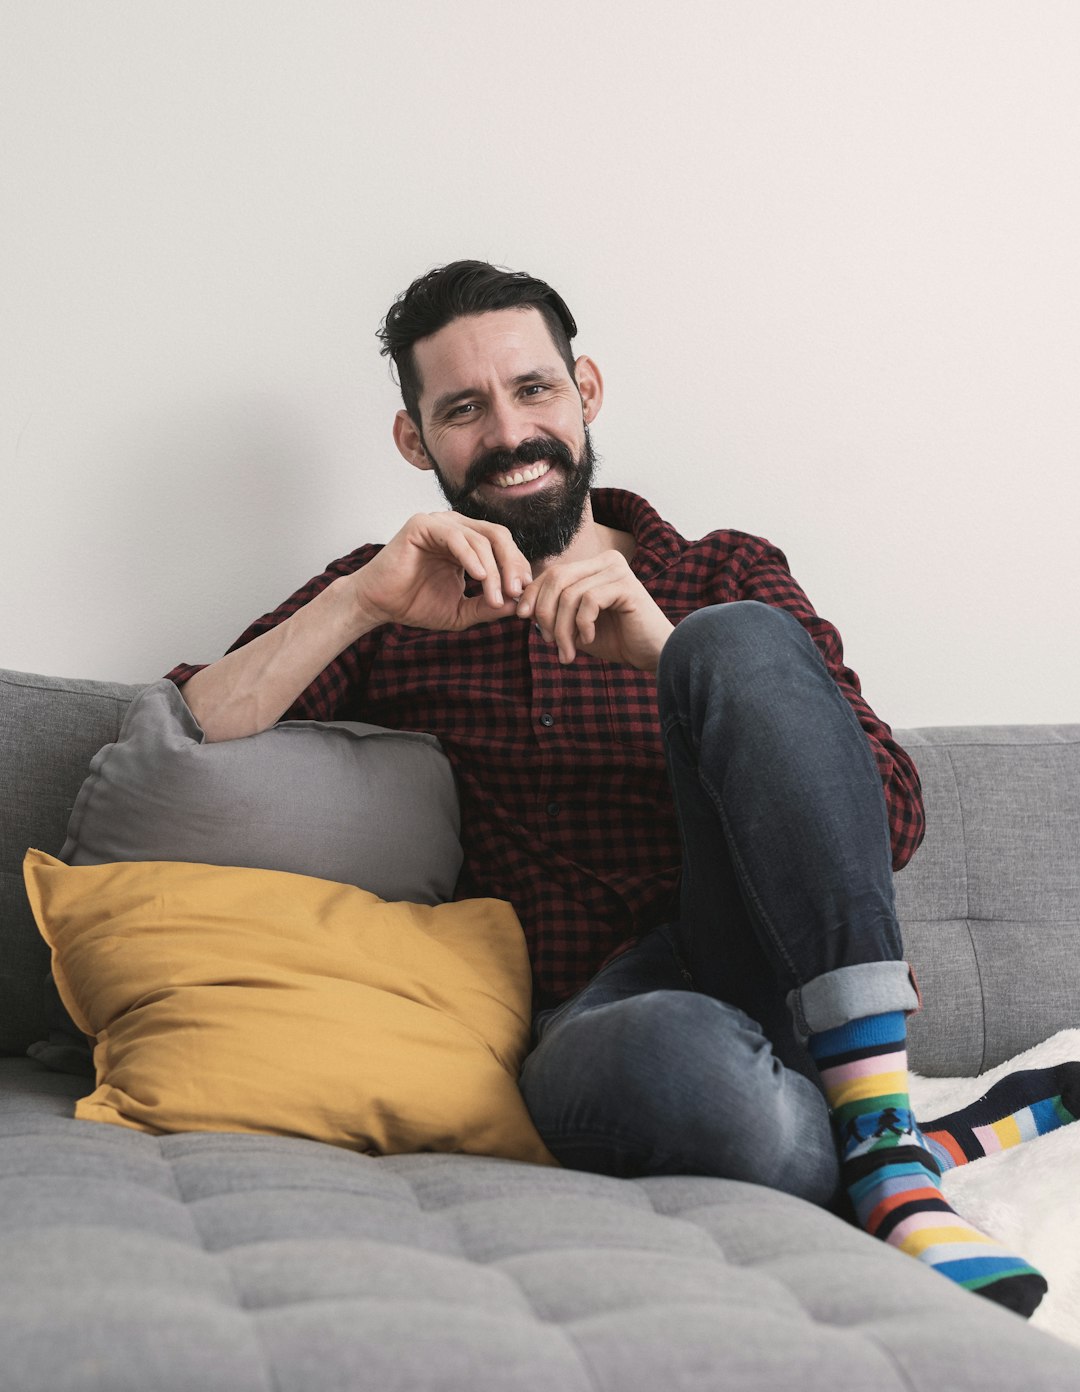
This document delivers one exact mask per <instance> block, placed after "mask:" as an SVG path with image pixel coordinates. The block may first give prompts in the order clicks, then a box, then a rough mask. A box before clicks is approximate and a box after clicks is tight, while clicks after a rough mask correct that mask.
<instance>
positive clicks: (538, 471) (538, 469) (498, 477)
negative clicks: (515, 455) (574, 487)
mask: <svg viewBox="0 0 1080 1392" xmlns="http://www.w3.org/2000/svg"><path fill="white" fill-rule="evenodd" d="M551 469H552V464H551V461H550V460H549V459H541V460H540V461H539V462H538V463H536V464H529V465H528V466H527V467H526V468H524V469H512V470H509V471H508V472H507V473H505V474H492V476H491V477H490V478H489V479H487V480H485V482H487V483H490V484H491V485H492V487H493V488H516V487H517V486H518V485H519V484H522V483H532V482H533V481H534V480H535V479H538V478H543V477H544V475H545V474H548V473H550V472H551Z"/></svg>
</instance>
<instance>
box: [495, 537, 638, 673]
mask: <svg viewBox="0 0 1080 1392" xmlns="http://www.w3.org/2000/svg"><path fill="white" fill-rule="evenodd" d="M633 587H640V582H639V581H638V580H637V578H636V577H635V576H634V575H633V574H632V572H631V571H630V569H629V567H628V566H627V564H626V561H625V558H624V557H623V556H621V555H619V554H618V553H612V554H610V555H605V556H603V557H597V558H596V559H594V560H590V561H582V562H578V563H576V564H569V565H561V566H560V565H554V566H550V567H549V568H548V569H547V570H545V571H544V573H543V575H541V576H540V578H539V579H538V580H536V581H534V582H533V584H532V585H529V586H527V587H526V589H525V591H524V593H523V595H522V597H521V601H520V603H519V604H518V606H517V609H516V613H517V614H518V616H519V617H520V618H530V617H531V618H532V619H533V621H534V622H535V623H536V625H537V626H538V628H539V629H540V633H541V636H542V637H543V638H544V639H545V641H547V642H554V643H555V644H556V646H557V648H558V653H559V661H560V662H563V663H569V662H573V661H574V659H575V657H576V656H577V653H578V649H579V648H583V649H588V648H589V647H591V646H592V645H593V644H594V643H595V642H596V635H597V622H598V620H599V618H600V615H601V614H603V613H605V612H609V611H613V610H622V609H626V608H629V607H632V605H633V595H632V593H631V590H632V588H633Z"/></svg>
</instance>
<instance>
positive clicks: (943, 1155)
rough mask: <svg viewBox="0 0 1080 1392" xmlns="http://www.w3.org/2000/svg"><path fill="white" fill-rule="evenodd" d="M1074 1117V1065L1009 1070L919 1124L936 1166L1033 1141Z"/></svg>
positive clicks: (1077, 1092)
mask: <svg viewBox="0 0 1080 1392" xmlns="http://www.w3.org/2000/svg"><path fill="white" fill-rule="evenodd" d="M1078 1117H1080V1063H1059V1064H1056V1065H1055V1066H1054V1067H1052V1068H1029V1069H1026V1070H1025V1071H1024V1072H1022V1073H1010V1074H1008V1075H1007V1076H1006V1077H1004V1078H1002V1079H1001V1081H1000V1082H998V1083H995V1084H994V1086H993V1087H992V1088H991V1089H990V1091H989V1092H987V1093H985V1094H984V1095H983V1096H982V1097H980V1098H979V1100H978V1101H977V1102H972V1103H970V1104H969V1105H968V1106H967V1107H961V1108H960V1109H959V1110H958V1111H955V1112H950V1113H949V1114H948V1116H941V1117H936V1118H935V1119H934V1120H933V1121H927V1122H920V1123H919V1129H920V1130H921V1131H922V1134H923V1138H924V1141H925V1144H926V1148H927V1150H929V1151H930V1153H931V1154H932V1155H933V1157H934V1159H935V1160H936V1161H937V1162H938V1165H939V1166H940V1168H941V1169H942V1170H951V1169H953V1168H954V1167H955V1166H957V1165H967V1164H969V1163H970V1162H971V1161H972V1160H979V1159H981V1158H982V1156H984V1155H993V1154H994V1153H995V1152H996V1151H999V1150H1008V1149H1009V1148H1010V1147H1011V1146H1015V1145H1019V1144H1020V1143H1021V1141H1031V1140H1034V1139H1035V1137H1036V1136H1045V1135H1046V1133H1047V1132H1048V1131H1056V1130H1057V1128H1058V1127H1059V1126H1068V1124H1069V1122H1071V1121H1076V1119H1077V1118H1078Z"/></svg>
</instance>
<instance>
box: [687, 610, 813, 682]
mask: <svg viewBox="0 0 1080 1392" xmlns="http://www.w3.org/2000/svg"><path fill="white" fill-rule="evenodd" d="M793 640H794V642H795V643H796V644H799V643H801V642H803V641H807V640H808V635H807V634H806V631H805V630H804V629H803V626H802V624H800V623H799V621H798V619H796V618H795V617H794V616H793V615H791V614H789V613H788V612H787V611H786V610H784V609H777V608H776V607H775V606H774V605H772V604H762V603H761V601H760V600H756V599H739V600H734V601H732V602H731V603H730V604H711V605H709V606H708V607H707V608H705V609H696V610H695V611H694V613H692V614H689V615H687V617H686V618H685V619H683V620H682V621H681V622H680V623H679V624H677V625H676V627H675V631H674V632H673V633H672V634H671V636H670V637H669V638H668V640H667V642H666V643H665V644H664V650H663V653H662V654H661V659H660V669H661V672H663V670H664V668H665V666H671V665H672V664H673V663H682V662H686V661H687V660H688V659H694V658H696V657H697V656H699V655H700V654H701V653H702V652H707V653H708V654H709V655H710V656H714V657H717V658H722V659H724V660H725V661H730V660H732V659H738V660H739V661H742V660H745V659H746V658H747V657H753V658H755V659H757V660H760V659H761V658H762V657H764V656H767V655H769V654H771V653H776V654H779V655H783V654H784V653H785V652H786V651H787V650H789V649H790V648H791V647H792V641H793Z"/></svg>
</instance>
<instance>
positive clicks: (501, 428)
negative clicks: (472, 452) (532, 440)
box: [483, 397, 537, 450]
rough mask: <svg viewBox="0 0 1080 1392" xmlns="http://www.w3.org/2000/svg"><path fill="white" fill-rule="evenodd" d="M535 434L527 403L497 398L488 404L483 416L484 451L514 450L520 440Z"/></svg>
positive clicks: (508, 398) (507, 398)
mask: <svg viewBox="0 0 1080 1392" xmlns="http://www.w3.org/2000/svg"><path fill="white" fill-rule="evenodd" d="M535 434H537V430H536V427H535V425H534V424H533V423H532V421H531V419H530V416H529V408H528V403H527V402H525V401H515V400H514V399H513V398H510V397H498V398H496V399H494V400H493V401H491V402H490V403H489V405H488V409H487V411H486V413H485V416H484V436H483V447H484V449H485V450H514V449H517V447H518V445H520V444H521V442H522V440H527V439H529V437H530V436H531V435H535Z"/></svg>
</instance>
